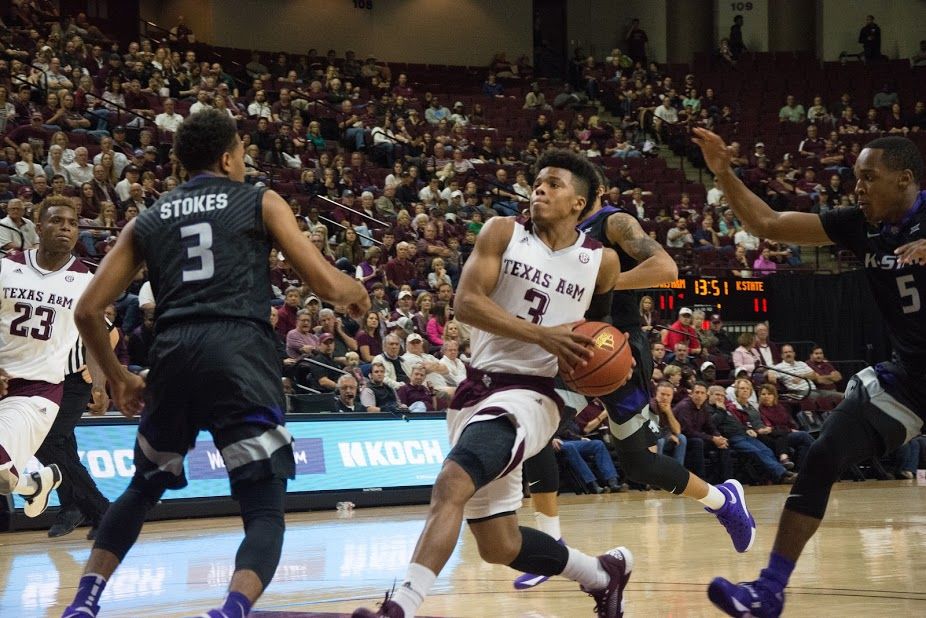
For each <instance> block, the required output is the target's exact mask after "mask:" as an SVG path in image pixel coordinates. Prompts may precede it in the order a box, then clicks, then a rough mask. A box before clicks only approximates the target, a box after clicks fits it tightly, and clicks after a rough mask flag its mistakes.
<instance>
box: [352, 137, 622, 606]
mask: <svg viewBox="0 0 926 618" xmlns="http://www.w3.org/2000/svg"><path fill="white" fill-rule="evenodd" d="M536 169H537V174H536V180H535V181H534V185H533V191H532V192H531V196H530V213H531V216H530V220H528V221H524V220H520V219H515V218H512V217H493V218H492V219H490V220H489V221H488V222H487V223H486V225H485V227H484V228H483V229H482V231H481V232H480V233H479V237H478V240H477V242H476V247H475V249H474V250H473V253H472V255H471V256H470V258H469V259H468V260H467V261H466V266H465V267H464V269H463V273H462V276H461V279H460V284H459V287H458V289H457V295H456V301H455V303H454V310H455V312H456V316H457V319H459V320H461V321H463V322H466V323H467V324H470V325H471V326H472V327H473V334H472V363H471V365H470V366H469V367H468V368H467V378H466V380H465V381H464V382H463V383H462V384H461V385H460V387H459V388H458V389H457V391H456V394H455V396H454V398H453V401H452V402H451V404H450V408H449V409H448V410H447V423H448V425H449V432H450V441H451V444H452V445H453V447H452V449H451V451H450V453H449V454H448V455H447V459H446V460H445V461H444V465H443V468H442V469H441V472H440V474H439V475H438V477H437V480H436V482H435V484H434V488H433V490H432V492H431V504H430V509H429V511H428V517H427V521H426V523H425V527H424V530H423V531H422V533H421V536H420V537H419V539H418V544H417V546H416V547H415V551H414V553H413V554H412V562H411V564H410V565H409V567H408V571H407V573H406V576H405V579H404V580H403V582H402V584H401V585H400V586H399V587H398V588H397V589H396V590H395V592H394V593H393V594H391V595H387V598H386V600H385V601H384V602H383V603H382V605H381V606H380V607H379V609H378V611H377V612H373V611H371V610H369V609H363V608H361V609H358V610H356V611H355V612H354V614H353V615H354V616H355V617H360V618H363V617H369V616H391V617H393V618H410V617H411V616H414V615H415V613H416V611H417V610H418V608H419V606H420V605H421V603H422V602H423V601H424V598H425V596H426V595H427V594H428V591H429V590H430V588H431V586H432V584H433V583H434V581H435V579H436V578H437V575H438V574H439V573H440V571H441V569H442V568H443V567H444V565H445V564H446V562H447V560H448V559H449V558H450V555H451V553H452V552H453V549H454V546H455V545H456V543H457V540H458V539H459V536H460V527H461V525H462V523H463V518H464V517H465V518H466V520H467V523H468V524H469V528H470V530H471V531H472V533H473V536H474V537H475V538H476V543H477V545H478V547H479V554H480V556H482V558H483V560H485V561H486V562H489V563H493V564H505V565H508V566H510V567H511V568H513V569H515V570H518V571H521V572H530V573H540V574H542V575H545V576H551V575H562V576H564V577H567V578H569V579H572V580H574V581H576V582H578V583H579V584H581V587H582V590H583V591H585V592H587V593H589V594H591V595H592V596H593V598H594V599H595V602H596V605H595V610H596V612H597V614H598V616H600V617H607V618H617V617H618V616H622V615H623V608H622V601H623V592H624V587H625V586H626V585H627V581H628V580H629V578H630V572H631V569H632V568H633V556H632V555H631V553H630V552H629V551H628V550H627V549H626V548H623V547H618V548H615V549H612V550H610V551H607V552H605V553H604V554H602V555H600V556H598V557H597V558H596V557H593V556H589V555H587V554H584V553H582V552H580V551H578V550H576V549H573V548H571V547H565V546H564V545H561V544H560V543H557V540H556V539H554V538H553V537H551V536H549V535H547V534H544V533H543V532H539V531H537V530H534V529H533V528H527V527H523V526H520V527H519V526H518V519H517V516H516V514H515V512H516V511H517V509H518V508H519V507H520V506H521V499H522V490H521V465H522V462H523V461H524V460H525V459H527V458H529V457H531V456H533V455H535V454H536V453H537V452H539V451H540V450H541V449H542V448H544V447H545V446H546V445H547V444H548V443H549V442H550V438H551V437H552V436H553V433H554V432H555V431H556V429H557V427H558V425H559V421H560V411H561V408H562V405H563V402H562V400H561V399H560V398H559V396H558V395H557V394H556V392H555V390H554V377H555V376H556V374H557V372H561V373H564V374H569V373H570V372H572V371H574V370H576V371H583V368H584V366H585V363H586V359H590V358H591V356H592V353H591V350H590V349H589V348H590V346H593V345H594V343H595V342H594V341H593V340H592V339H591V338H590V337H588V336H586V335H583V334H582V333H581V332H579V331H578V330H573V327H574V326H575V323H576V322H578V321H581V320H582V317H583V316H584V315H585V312H586V311H587V310H588V308H589V306H590V304H591V303H592V297H593V295H599V294H603V293H609V292H610V291H611V290H612V289H613V287H614V286H615V284H616V282H617V279H618V276H619V274H620V263H619V261H618V258H617V254H616V253H615V252H614V251H613V250H611V249H606V248H604V247H603V246H602V245H601V243H600V242H598V241H596V240H593V239H592V238H590V237H589V236H588V235H586V234H585V233H584V232H580V231H578V230H577V229H576V225H577V224H578V222H579V220H580V219H581V218H582V217H584V216H586V214H587V211H588V209H589V208H590V207H591V205H592V204H593V203H594V201H595V199H596V196H597V195H598V178H597V176H596V174H595V170H594V168H593V167H592V165H591V164H590V163H589V162H588V160H587V159H585V158H584V157H581V156H577V155H575V154H573V153H571V152H565V151H556V150H553V151H548V152H547V153H545V154H544V155H543V156H542V157H541V158H540V160H539V161H538V162H537V164H536ZM626 377H627V376H626V375H625V376H620V377H619V381H624V380H626ZM618 383H620V382H616V383H615V385H616V384H618ZM612 388H613V386H612Z"/></svg>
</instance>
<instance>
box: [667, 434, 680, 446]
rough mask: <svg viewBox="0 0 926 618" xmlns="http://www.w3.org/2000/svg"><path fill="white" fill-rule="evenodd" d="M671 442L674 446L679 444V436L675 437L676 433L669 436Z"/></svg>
mask: <svg viewBox="0 0 926 618" xmlns="http://www.w3.org/2000/svg"><path fill="white" fill-rule="evenodd" d="M669 442H671V443H672V444H678V436H677V435H675V434H674V433H673V434H669Z"/></svg>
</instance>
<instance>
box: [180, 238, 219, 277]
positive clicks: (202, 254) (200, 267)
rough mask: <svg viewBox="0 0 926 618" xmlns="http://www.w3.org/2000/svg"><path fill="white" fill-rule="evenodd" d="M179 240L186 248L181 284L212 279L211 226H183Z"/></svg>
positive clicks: (213, 270)
mask: <svg viewBox="0 0 926 618" xmlns="http://www.w3.org/2000/svg"><path fill="white" fill-rule="evenodd" d="M180 238H181V239H182V241H181V242H182V244H183V245H184V246H186V260H185V261H184V264H183V282H184V283H192V282H194V281H203V280H205V279H212V275H214V274H215V255H214V254H213V253H212V225H210V224H209V223H191V224H190V225H184V226H183V227H181V228H180ZM188 239H190V240H188ZM184 241H185V242H184Z"/></svg>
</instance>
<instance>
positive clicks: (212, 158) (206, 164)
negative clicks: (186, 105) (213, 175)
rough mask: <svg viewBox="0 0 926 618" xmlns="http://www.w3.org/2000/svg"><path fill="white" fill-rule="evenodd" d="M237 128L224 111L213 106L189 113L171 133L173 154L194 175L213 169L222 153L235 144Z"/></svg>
mask: <svg viewBox="0 0 926 618" xmlns="http://www.w3.org/2000/svg"><path fill="white" fill-rule="evenodd" d="M237 138H238V129H237V127H236V126H235V121H234V120H232V118H231V116H229V115H228V114H226V113H223V112H220V111H218V110H215V109H209V110H204V111H201V112H197V113H195V114H191V115H190V116H189V117H187V119H186V120H184V121H183V124H181V125H180V127H179V128H178V129H177V133H176V134H175V135H174V153H175V154H176V155H177V158H178V159H180V162H181V163H182V164H183V166H184V167H185V168H186V169H187V172H189V173H191V174H194V173H196V172H201V171H203V170H208V169H213V168H215V167H216V166H217V165H218V164H219V160H220V159H221V158H222V155H223V154H225V153H226V152H229V151H231V149H232V148H234V147H235V143H236V140H237Z"/></svg>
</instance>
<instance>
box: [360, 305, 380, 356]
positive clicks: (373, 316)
mask: <svg viewBox="0 0 926 618" xmlns="http://www.w3.org/2000/svg"><path fill="white" fill-rule="evenodd" d="M379 322H380V315H379V313H378V312H376V311H368V312H367V315H366V317H365V318H364V320H363V325H362V326H361V328H360V330H359V331H357V336H356V339H357V352H358V353H359V354H360V361H361V362H363V363H369V362H372V361H373V357H374V356H376V355H377V354H382V353H383V342H382V339H380V334H379V333H380V329H379Z"/></svg>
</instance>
